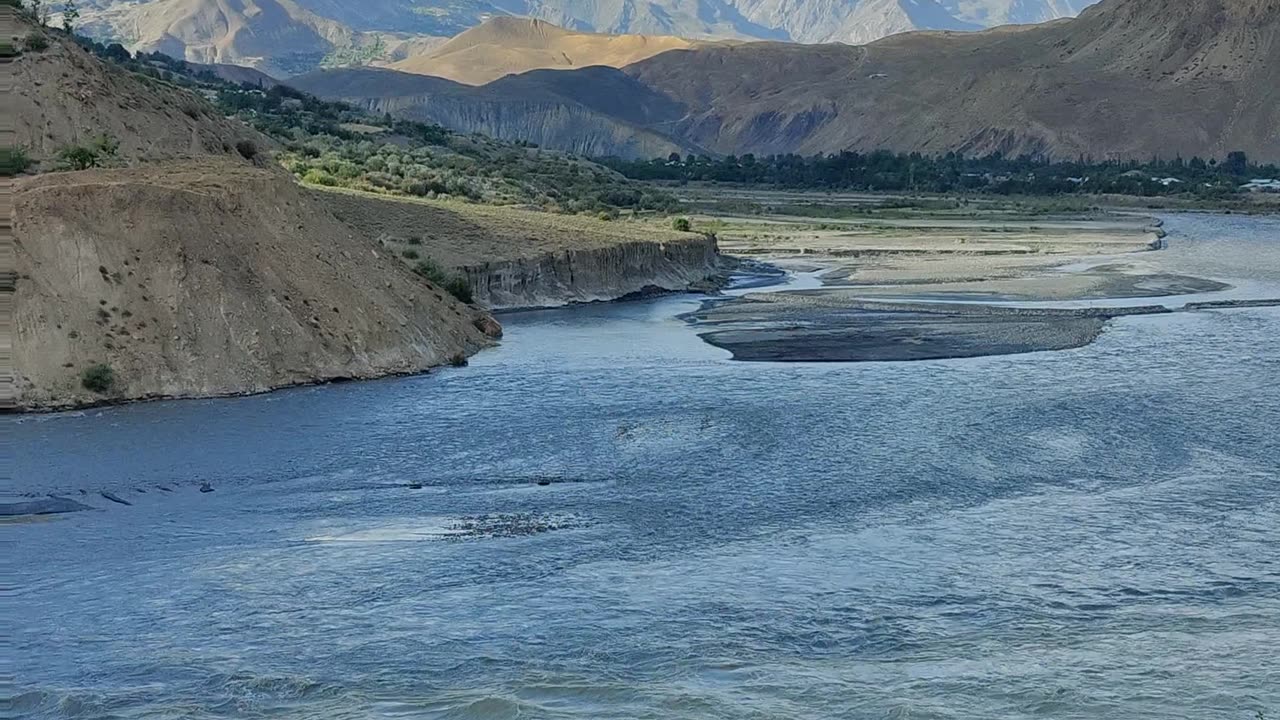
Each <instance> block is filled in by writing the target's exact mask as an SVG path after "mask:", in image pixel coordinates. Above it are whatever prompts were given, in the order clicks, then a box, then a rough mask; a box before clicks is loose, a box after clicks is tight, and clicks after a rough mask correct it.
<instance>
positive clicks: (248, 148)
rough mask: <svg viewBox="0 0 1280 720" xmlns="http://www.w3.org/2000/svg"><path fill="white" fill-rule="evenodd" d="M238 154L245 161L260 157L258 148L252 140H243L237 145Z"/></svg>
mask: <svg viewBox="0 0 1280 720" xmlns="http://www.w3.org/2000/svg"><path fill="white" fill-rule="evenodd" d="M236 152H238V153H240V157H242V158H244V159H245V160H252V159H254V158H255V157H257V155H258V146H257V145H255V144H253V141H252V140H241V141H240V142H238V143H236Z"/></svg>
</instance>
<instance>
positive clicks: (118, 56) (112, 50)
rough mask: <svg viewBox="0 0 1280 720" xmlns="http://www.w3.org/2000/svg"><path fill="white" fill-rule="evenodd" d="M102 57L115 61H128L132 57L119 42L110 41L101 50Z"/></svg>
mask: <svg viewBox="0 0 1280 720" xmlns="http://www.w3.org/2000/svg"><path fill="white" fill-rule="evenodd" d="M102 55H103V57H105V58H106V59H108V60H111V61H113V62H117V63H124V62H129V61H130V60H132V59H133V55H131V54H129V51H128V50H126V49H125V47H124V46H123V45H121V44H120V43H111V44H110V45H108V46H107V49H106V50H103V51H102Z"/></svg>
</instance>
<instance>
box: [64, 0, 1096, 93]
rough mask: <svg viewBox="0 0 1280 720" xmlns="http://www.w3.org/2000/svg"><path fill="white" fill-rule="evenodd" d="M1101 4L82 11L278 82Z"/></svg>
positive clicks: (108, 27)
mask: <svg viewBox="0 0 1280 720" xmlns="http://www.w3.org/2000/svg"><path fill="white" fill-rule="evenodd" d="M1096 1H1097V0H492V1H490V0H451V1H450V2H447V3H444V2H439V0H359V1H358V2H356V1H355V0H82V2H81V6H82V15H83V18H82V23H81V26H82V28H83V29H84V30H85V31H87V32H90V33H91V34H93V35H94V36H96V37H97V38H99V39H101V40H116V41H119V42H122V43H123V44H125V45H126V46H128V47H129V48H130V49H133V50H139V49H141V50H148V51H154V50H159V51H161V52H164V53H166V54H168V55H173V56H175V57H178V58H181V59H186V60H190V61H192V62H200V63H233V64H239V65H247V66H252V67H255V68H257V69H259V70H263V71H265V72H268V73H270V74H272V75H276V76H283V75H294V74H298V73H301V72H305V71H308V70H311V69H314V68H316V67H318V66H333V65H366V64H389V63H394V62H397V61H401V60H404V59H407V58H410V57H413V56H416V55H419V54H422V53H424V52H428V51H429V50H430V49H431V48H433V47H434V46H437V45H439V44H440V43H442V42H443V41H444V40H445V39H447V38H449V37H452V36H455V35H457V34H459V33H462V32H464V31H466V30H468V29H470V28H473V27H476V26H478V25H481V24H482V23H484V22H485V21H487V20H490V19H493V18H501V17H530V18H535V19H540V20H544V21H546V22H548V23H550V24H552V25H555V26H557V27H561V28H565V29H567V30H571V31H575V32H580V33H604V34H615V35H616V34H628V35H649V36H669V37H681V38H690V39H696V40H705V39H734V40H776V41H791V42H800V43H829V42H841V43H850V44H859V43H866V42H871V41H873V40H877V39H879V38H882V37H885V36H887V35H892V34H895V33H900V32H906V31H909V30H957V31H967V30H979V29H982V28H985V27H991V26H994V25H1001V24H1006V23H1034V22H1044V21H1046V20H1053V19H1056V18H1062V17H1069V16H1072V15H1075V14H1076V13H1078V12H1079V11H1080V10H1082V9H1084V8H1085V7H1087V6H1088V5H1091V4H1092V3H1094V2H1096Z"/></svg>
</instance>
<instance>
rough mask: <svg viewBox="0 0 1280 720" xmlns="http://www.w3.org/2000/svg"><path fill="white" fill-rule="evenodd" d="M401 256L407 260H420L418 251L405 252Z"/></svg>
mask: <svg viewBox="0 0 1280 720" xmlns="http://www.w3.org/2000/svg"><path fill="white" fill-rule="evenodd" d="M400 254H401V255H402V256H404V259H405V260H417V259H418V251H417V250H405V251H404V252H402V253H400Z"/></svg>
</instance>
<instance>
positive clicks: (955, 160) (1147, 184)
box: [602, 150, 1280, 197]
mask: <svg viewBox="0 0 1280 720" xmlns="http://www.w3.org/2000/svg"><path fill="white" fill-rule="evenodd" d="M602 162H603V163H604V164H605V165H607V166H609V167H611V168H613V169H614V170H617V171H618V172H620V173H621V174H623V175H624V176H626V177H628V178H632V179H635V180H646V181H663V182H673V183H687V182H721V183H740V184H745V185H766V186H772V187H776V188H788V189H809V190H815V189H816V190H854V191H885V192H929V193H955V192H985V193H995V194H1002V195H1024V194H1025V195H1062V194H1069V193H1088V194H1123V195H1140V196H1157V195H1179V194H1193V195H1196V196H1200V197H1224V196H1228V195H1232V194H1235V193H1236V192H1238V191H1239V187H1240V185H1241V184H1243V183H1246V182H1248V180H1249V179H1252V178H1277V177H1280V169H1278V168H1277V167H1276V166H1275V165H1274V164H1270V165H1260V164H1256V163H1253V162H1251V161H1250V160H1249V158H1248V156H1247V155H1246V154H1245V153H1244V152H1238V151H1237V152H1232V153H1230V154H1228V155H1227V157H1225V158H1223V159H1221V160H1219V159H1216V158H1210V159H1204V158H1199V157H1193V158H1190V159H1184V158H1181V157H1175V158H1173V159H1160V158H1152V159H1150V160H1148V161H1145V162H1139V161H1095V160H1093V159H1091V158H1087V157H1081V158H1077V159H1075V160H1071V161H1066V160H1060V159H1051V158H1047V157H1042V156H1033V155H1018V156H1012V157H1010V156H1005V155H1003V154H1001V153H992V154H990V155H985V156H981V157H969V156H964V155H960V154H957V153H947V154H946V155H924V154H921V153H893V152H889V151H885V150H879V151H875V152H871V153H860V152H852V151H850V152H841V153H834V154H828V155H815V156H809V157H806V156H801V155H769V156H764V157H757V156H755V155H742V156H736V155H729V156H727V157H719V158H714V157H711V156H709V155H696V154H690V155H688V156H682V155H680V154H678V153H673V154H671V155H670V156H668V157H666V158H658V159H654V160H625V159H621V158H616V157H615V158H606V159H605V160H603V161H602Z"/></svg>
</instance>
